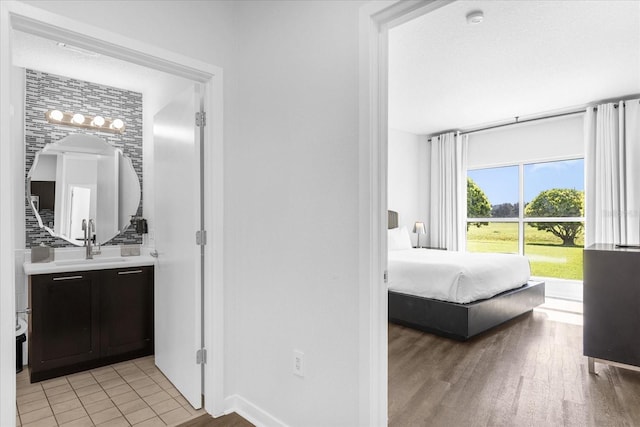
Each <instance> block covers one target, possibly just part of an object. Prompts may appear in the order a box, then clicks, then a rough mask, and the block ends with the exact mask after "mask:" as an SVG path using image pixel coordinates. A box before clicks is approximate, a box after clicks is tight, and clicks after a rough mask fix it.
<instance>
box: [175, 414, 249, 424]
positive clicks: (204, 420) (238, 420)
mask: <svg viewBox="0 0 640 427" xmlns="http://www.w3.org/2000/svg"><path fill="white" fill-rule="evenodd" d="M178 427H253V424H251V423H250V422H249V421H247V420H245V419H244V418H242V417H241V416H240V415H238V414H236V413H235V412H234V413H231V414H228V415H224V416H222V417H218V418H213V417H212V416H211V415H209V414H205V415H202V416H200V417H198V418H195V419H193V420H190V421H187V422H185V423H183V424H180V425H179V426H178Z"/></svg>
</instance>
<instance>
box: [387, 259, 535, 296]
mask: <svg viewBox="0 0 640 427" xmlns="http://www.w3.org/2000/svg"><path fill="white" fill-rule="evenodd" d="M388 269H389V281H388V286H389V290H392V291H394V292H400V293H404V294H410V295H417V296H421V297H425V298H433V299H438V300H441V301H450V302H457V303H461V304H465V303H468V302H472V301H476V300H480V299H485V298H491V297H492V296H494V295H497V294H499V293H501V292H504V291H506V290H509V289H515V288H518V287H520V286H522V285H524V284H525V283H526V282H527V280H529V277H530V276H531V269H530V267H529V260H528V259H527V258H525V257H524V256H521V255H515V254H485V253H468V252H452V251H442V250H435V249H405V250H398V251H389V266H388Z"/></svg>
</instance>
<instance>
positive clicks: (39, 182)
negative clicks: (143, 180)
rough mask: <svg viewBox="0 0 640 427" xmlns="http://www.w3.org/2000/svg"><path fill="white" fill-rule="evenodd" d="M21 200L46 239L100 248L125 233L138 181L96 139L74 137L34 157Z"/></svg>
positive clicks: (117, 153) (125, 161) (115, 152)
mask: <svg viewBox="0 0 640 427" xmlns="http://www.w3.org/2000/svg"><path fill="white" fill-rule="evenodd" d="M27 197H28V201H29V204H30V205H31V208H32V209H33V212H34V213H35V216H36V218H37V220H38V225H39V226H40V227H41V228H44V229H45V230H47V231H48V232H49V233H50V234H51V235H52V236H55V237H60V238H62V239H64V240H66V241H68V242H70V243H72V244H74V245H77V246H82V245H83V244H84V229H83V227H82V223H83V221H86V222H87V223H88V222H89V220H90V219H93V220H94V223H95V231H93V232H92V233H91V236H89V237H90V238H92V239H94V241H95V243H97V244H103V243H106V242H108V241H109V240H111V239H113V238H114V237H115V236H117V235H118V234H120V233H121V232H123V231H124V230H126V229H127V227H128V226H129V224H130V219H131V216H134V215H135V214H136V212H137V210H138V205H139V204H140V182H139V181H138V176H137V174H136V171H135V170H134V168H133V164H132V163H131V160H130V159H129V158H128V157H126V156H124V154H122V151H121V150H119V149H117V148H115V147H113V146H112V145H110V144H109V143H107V142H106V141H104V140H103V139H101V138H98V137H97V136H93V135H84V134H75V135H69V136H67V137H65V138H62V139H61V140H60V141H58V142H54V143H50V144H47V145H46V146H45V147H44V148H43V149H42V150H40V151H39V152H38V153H36V156H35V159H34V161H33V166H32V167H31V170H30V171H29V174H28V175H27Z"/></svg>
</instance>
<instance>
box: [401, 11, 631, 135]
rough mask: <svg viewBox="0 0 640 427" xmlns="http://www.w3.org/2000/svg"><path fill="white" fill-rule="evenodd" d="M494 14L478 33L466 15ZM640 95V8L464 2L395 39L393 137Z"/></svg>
mask: <svg viewBox="0 0 640 427" xmlns="http://www.w3.org/2000/svg"><path fill="white" fill-rule="evenodd" d="M475 10H481V11H483V12H484V22H482V23H480V24H477V25H470V24H467V22H466V18H465V17H466V15H467V14H468V13H469V12H471V11H475ZM633 94H640V0H626V1H596V0H587V1H584V0H570V1H540V0H530V1H497V0H491V1H464V0H461V1H456V2H453V3H451V4H448V5H446V6H443V7H441V8H439V9H437V10H435V11H434V12H431V13H429V14H426V15H423V16H421V17H419V18H417V19H414V20H412V21H409V22H407V23H405V24H403V25H400V26H398V27H396V28H393V29H391V30H390V31H389V127H390V128H393V129H398V130H403V131H406V132H411V133H414V134H418V135H425V134H427V135H431V134H437V133H441V132H444V131H447V130H455V129H464V130H468V129H472V128H477V127H481V126H485V125H490V124H496V123H501V122H506V121H513V118H514V117H516V116H519V117H520V118H521V119H522V118H526V117H527V116H529V117H534V116H536V115H540V114H545V113H554V112H561V111H563V110H564V111H566V110H568V109H570V108H572V107H573V108H575V107H577V106H584V105H585V104H588V103H591V102H594V101H601V100H605V99H616V98H618V97H623V96H625V95H627V96H628V95H633Z"/></svg>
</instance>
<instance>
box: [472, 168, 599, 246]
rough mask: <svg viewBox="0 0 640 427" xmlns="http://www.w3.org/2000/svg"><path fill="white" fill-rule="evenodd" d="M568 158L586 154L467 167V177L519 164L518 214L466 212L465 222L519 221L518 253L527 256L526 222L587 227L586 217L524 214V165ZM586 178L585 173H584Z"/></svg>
mask: <svg viewBox="0 0 640 427" xmlns="http://www.w3.org/2000/svg"><path fill="white" fill-rule="evenodd" d="M568 160H582V161H583V162H584V156H578V157H576V156H567V157H553V158H548V159H544V158H543V159H537V160H528V161H521V162H514V163H497V164H494V165H483V166H479V167H474V168H467V177H468V176H469V171H476V170H483V169H495V168H501V167H508V166H517V167H518V216H517V217H513V218H492V217H487V218H469V217H467V216H466V213H465V224H467V225H468V224H469V223H474V222H507V223H517V224H518V254H519V255H523V256H526V254H525V252H524V246H525V238H524V227H525V224H526V223H529V222H582V223H584V224H585V225H584V227H586V222H585V217H584V216H580V217H574V216H563V217H548V216H546V217H525V216H524V208H525V206H524V167H525V165H532V164H536V163H551V162H563V161H568ZM583 170H584V169H583ZM583 180H584V173H583ZM584 192H585V198H586V197H587V193H586V186H585V190H584ZM464 238H465V242H466V239H467V235H466V234H465V237H464Z"/></svg>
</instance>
